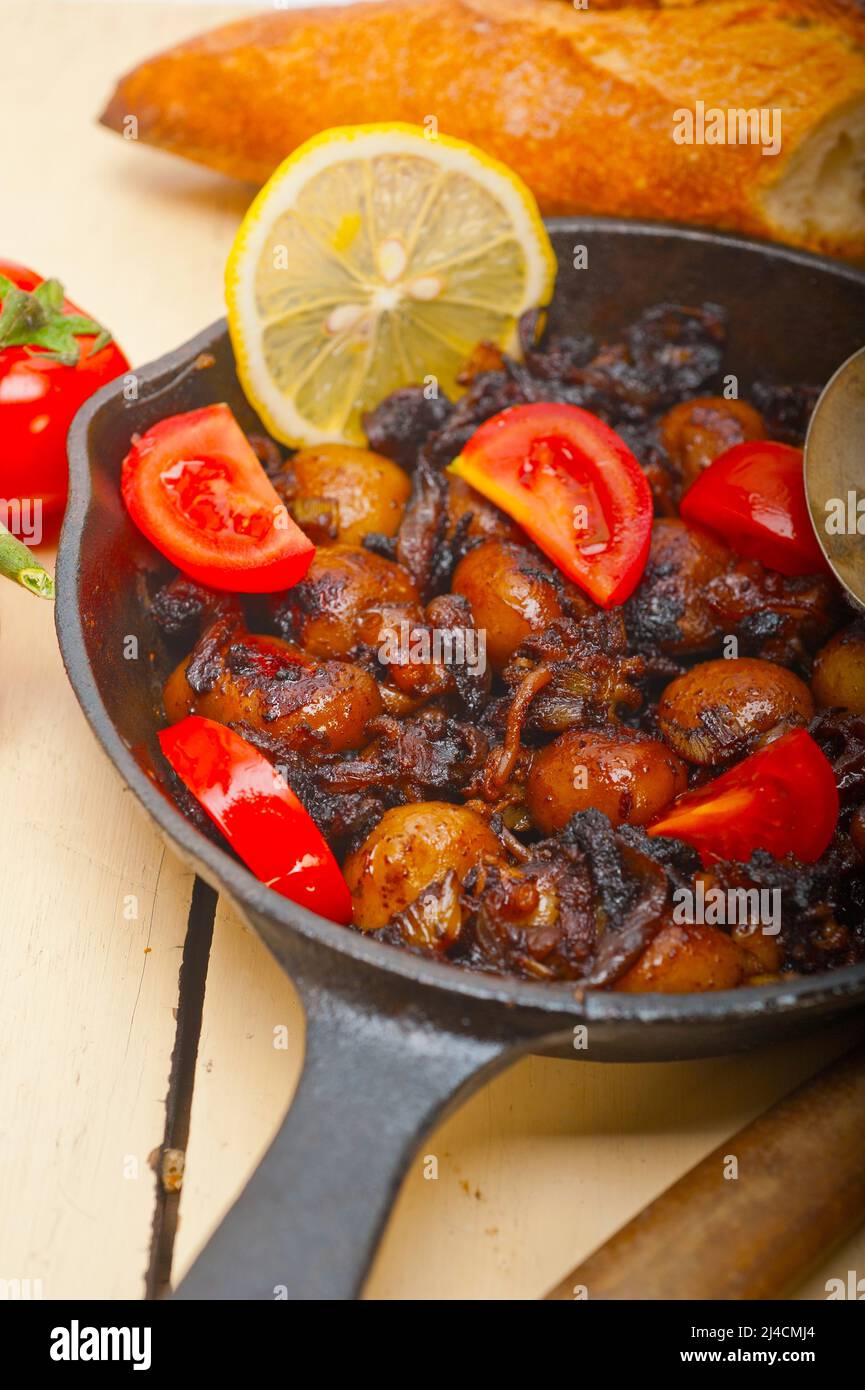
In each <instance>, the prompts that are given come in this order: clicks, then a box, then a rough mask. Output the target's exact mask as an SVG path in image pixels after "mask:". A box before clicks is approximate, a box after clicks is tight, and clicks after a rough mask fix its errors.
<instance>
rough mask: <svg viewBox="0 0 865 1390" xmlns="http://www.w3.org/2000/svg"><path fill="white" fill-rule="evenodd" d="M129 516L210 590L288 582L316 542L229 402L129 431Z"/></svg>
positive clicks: (298, 575) (269, 587)
mask: <svg viewBox="0 0 865 1390" xmlns="http://www.w3.org/2000/svg"><path fill="white" fill-rule="evenodd" d="M121 489H122V492H123V500H124V502H125V503H126V507H127V510H128V511H129V515H130V516H131V517H132V520H133V521H134V522H135V524H136V526H137V527H138V528H139V530H141V531H143V532H144V534H145V536H146V537H147V539H148V540H149V541H151V542H152V543H153V545H155V546H156V549H157V550H159V551H161V553H162V554H163V555H165V556H166V558H167V559H169V560H170V561H171V562H172V564H174V565H176V566H177V568H178V569H180V570H182V571H183V573H184V574H187V575H189V577H190V579H197V580H198V582H199V583H201V584H206V585H208V587H209V588H211V589H229V590H231V592H232V593H239V594H270V593H276V592H277V591H279V590H281V589H290V588H291V586H292V585H293V584H296V583H297V582H298V580H299V579H302V578H303V576H304V575H305V574H306V571H307V570H308V569H309V566H310V564H311V563H312V557H313V555H314V554H315V546H314V545H313V543H312V541H311V540H309V538H308V537H307V536H305V535H304V534H303V532H302V531H301V529H300V527H299V526H297V525H296V524H295V522H294V521H293V520H292V518H291V517H290V516H289V514H288V512H287V510H286V508H285V506H284V505H283V503H282V501H281V500H280V497H279V494H278V493H277V492H276V490H275V488H274V486H273V484H272V483H271V481H270V479H269V478H268V476H267V474H266V473H265V471H264V469H263V468H262V466H261V464H260V463H259V461H258V459H257V458H256V456H255V454H254V452H253V450H252V446H251V444H250V443H249V440H248V439H247V438H246V435H245V434H244V433H243V430H242V429H241V428H240V426H239V425H238V423H237V421H236V420H235V418H234V416H233V415H232V413H231V411H230V410H229V408H228V406H227V405H209V406H205V408H204V409H203V410H190V411H189V412H188V413H187V414H185V415H170V416H168V418H167V419H165V420H160V422H159V424H158V425H154V426H153V427H152V428H151V429H149V430H148V431H147V433H146V434H142V435H140V436H138V437H136V438H134V439H133V442H132V448H131V449H130V451H129V453H128V454H127V455H126V458H125V459H124V460H123V471H122V474H121Z"/></svg>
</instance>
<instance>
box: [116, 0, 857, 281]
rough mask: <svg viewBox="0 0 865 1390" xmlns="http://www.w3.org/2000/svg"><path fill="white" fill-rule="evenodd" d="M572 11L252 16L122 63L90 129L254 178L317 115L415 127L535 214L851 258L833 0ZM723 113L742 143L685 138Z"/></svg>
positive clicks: (847, 136)
mask: <svg viewBox="0 0 865 1390" xmlns="http://www.w3.org/2000/svg"><path fill="white" fill-rule="evenodd" d="M577 3H579V0H575V3H574V4H570V3H567V0H418V3H403V2H402V0H385V3H374V4H362V5H356V6H355V5H352V6H345V7H341V8H336V9H331V8H324V9H308V10H295V11H291V12H287V11H276V12H271V13H268V14H264V15H260V16H257V17H254V18H250V19H244V20H241V21H239V22H237V23H233V24H229V25H226V26H225V27H223V28H220V29H216V30H214V31H213V32H211V33H207V34H203V35H201V36H200V37H198V38H195V39H193V40H191V41H189V42H187V43H183V44H180V45H179V46H177V47H176V48H173V49H170V50H169V51H168V52H166V53H163V54H161V55H159V56H157V57H155V58H152V59H150V60H149V61H147V62H145V63H143V64H142V65H141V66H140V67H138V68H136V69H135V70H134V71H133V72H131V73H129V74H128V75H127V76H126V77H124V78H123V79H122V80H121V81H120V83H119V85H118V87H117V89H116V91H115V92H114V95H113V96H112V98H111V100H110V101H109V103H108V106H107V107H106V109H105V112H104V113H103V115H102V121H103V123H104V124H105V125H107V126H110V127H111V128H112V129H114V130H120V131H126V133H127V134H130V133H131V134H134V135H135V136H137V137H138V138H140V139H141V140H143V141H146V142H148V143H150V144H153V145H158V146H160V147H161V148H163V149H166V150H170V151H172V152H174V153H175V154H179V155H183V156H185V157H186V158H187V159H193V160H197V161H199V162H200V163H203V164H207V165H210V166H211V167H213V168H215V169H218V170H221V171H222V172H224V173H227V174H231V175H234V176H235V177H238V178H241V179H248V180H251V181H254V182H257V183H260V182H262V181H263V180H265V179H266V178H267V177H268V176H269V174H270V173H271V172H272V171H273V169H274V168H275V166H276V165H277V164H278V163H279V162H280V160H282V159H283V158H284V157H285V156H286V155H287V154H289V153H290V152H291V150H293V149H294V148H295V147H296V146H297V145H299V144H300V143H301V142H302V141H304V140H306V139H307V138H308V137H309V136H311V135H313V134H315V133H316V132H317V131H319V130H322V129H324V128H325V127H328V126H333V125H343V124H354V123H361V122H368V121H390V120H401V121H412V122H416V123H418V124H421V125H423V124H425V123H426V126H427V128H428V129H436V128H437V129H438V130H440V131H442V132H443V133H447V134H451V135H458V136H461V137H463V138H464V139H467V140H471V141H472V142H473V143H475V144H477V145H479V146H481V148H483V149H485V150H487V151H488V152H489V153H490V154H493V155H495V156H497V157H498V158H499V159H502V160H504V161H505V162H506V163H508V164H510V165H511V167H512V168H513V169H515V170H516V172H517V173H519V174H521V175H522V177H523V178H524V179H525V181H526V182H527V183H528V185H529V186H530V188H532V190H533V191H534V193H535V196H536V197H537V199H538V202H539V204H540V207H541V210H542V212H544V213H545V214H547V215H556V214H566V213H595V214H609V215H617V216H625V217H646V218H661V219H671V220H675V221H685V222H693V223H698V224H703V225H711V226H716V227H722V228H727V229H730V230H734V231H739V232H744V233H747V234H751V235H757V236H766V237H772V238H775V239H778V240H782V241H787V242H790V243H793V244H795V245H799V246H805V247H808V248H810V249H812V250H817V251H823V252H826V253H829V254H834V255H839V256H846V257H850V258H854V259H861V258H863V257H865V12H863V10H861V9H860V8H859V5H858V4H857V3H855V0H764V3H754V0H704V2H703V3H699V0H698V2H697V3H694V0H690V3H689V0H684V3H683V2H682V0H680V2H679V3H678V4H664V3H662V0H644V3H632V4H626V3H617V2H616V0H612V3H611V0H586V3H587V8H586V9H580V8H575V4H577ZM701 105H702V113H703V114H702V120H703V124H702V125H701V124H700V119H701V117H700V111H701ZM731 109H733V110H734V111H741V112H742V115H743V116H744V115H745V113H747V112H748V111H756V112H763V119H764V122H765V125H764V127H763V129H762V133H760V134H759V137H758V130H757V127H756V126H754V127H752V128H751V135H750V138H751V139H752V140H754V141H757V142H756V143H732V140H731V138H730V137H731V136H732V135H734V134H735V128H731V127H728V128H727V130H728V132H729V133H728V135H725V136H723V138H724V139H725V140H726V143H723V144H722V143H708V142H706V143H699V137H700V135H701V134H702V135H703V136H704V138H705V136H706V135H707V132H708V131H709V127H710V125H712V126H713V130H714V135H713V136H711V137H710V138H716V136H717V132H718V130H719V128H720V127H719V126H718V124H717V121H718V115H717V114H715V113H720V119H721V123H722V126H723V124H724V122H725V121H727V120H730V119H732V120H733V122H734V123H735V116H733V117H732V118H731V117H729V116H728V114H727V113H729V112H730V110H731ZM773 112H776V113H777V112H780V117H777V116H773V115H772V113H773ZM683 113H684V114H683ZM689 113H690V117H689ZM130 118H134V121H132V122H130ZM689 118H690V119H691V121H692V124H691V126H690V128H689V126H688V121H689ZM777 120H780V127H779V128H778V127H776V126H774V125H773V124H772V123H773V122H775V121H777ZM770 129H772V130H775V129H778V131H779V134H780V147H779V148H778V150H777V152H774V153H771V152H764V149H767V150H768V149H769V147H770V144H771V141H770ZM689 130H690V136H691V138H692V139H693V140H694V142H693V143H687V141H688V138H689ZM742 131H745V127H742ZM741 133H742V132H740V134H741ZM773 138H774V137H773ZM680 141H681V143H679V142H680Z"/></svg>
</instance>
